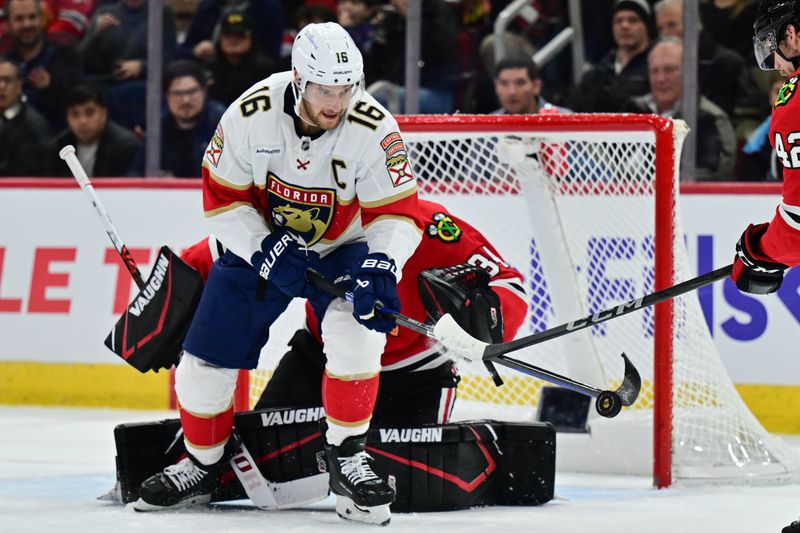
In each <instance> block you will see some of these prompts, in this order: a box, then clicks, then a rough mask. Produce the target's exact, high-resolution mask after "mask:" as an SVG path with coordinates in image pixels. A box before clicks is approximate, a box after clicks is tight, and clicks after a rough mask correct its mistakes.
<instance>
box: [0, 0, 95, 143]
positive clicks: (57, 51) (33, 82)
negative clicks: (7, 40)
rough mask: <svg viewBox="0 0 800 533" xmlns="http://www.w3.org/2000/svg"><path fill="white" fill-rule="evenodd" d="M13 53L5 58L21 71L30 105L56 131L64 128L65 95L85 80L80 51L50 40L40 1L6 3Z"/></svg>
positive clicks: (21, 0) (9, 53) (9, 52)
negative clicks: (70, 88) (45, 29)
mask: <svg viewBox="0 0 800 533" xmlns="http://www.w3.org/2000/svg"><path fill="white" fill-rule="evenodd" d="M6 19H7V22H8V32H9V35H10V36H11V41H12V44H11V49H10V50H9V51H8V53H7V54H6V55H7V56H8V58H9V59H11V60H12V61H14V62H15V63H16V64H17V65H18V66H19V68H20V71H21V76H22V80H23V89H22V90H23V92H24V93H25V96H26V97H27V99H28V104H29V105H31V106H33V107H35V108H36V109H37V110H38V111H39V112H40V113H42V114H43V115H44V116H45V118H46V119H47V121H48V122H49V123H50V125H51V127H53V128H61V127H63V125H64V94H65V93H66V91H67V89H68V88H69V87H72V86H74V85H75V84H76V83H79V82H80V81H81V80H82V79H83V67H82V66H81V60H80V57H79V56H78V52H77V50H76V49H75V48H74V47H72V46H61V45H58V44H55V43H53V42H51V41H50V40H49V38H48V37H47V36H45V33H44V22H43V21H42V13H41V6H40V5H39V2H38V0H11V1H8V2H6Z"/></svg>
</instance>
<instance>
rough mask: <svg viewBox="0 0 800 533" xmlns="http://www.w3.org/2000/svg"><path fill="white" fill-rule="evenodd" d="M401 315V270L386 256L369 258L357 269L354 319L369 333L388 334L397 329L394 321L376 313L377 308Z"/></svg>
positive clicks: (370, 256)
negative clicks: (399, 271)
mask: <svg viewBox="0 0 800 533" xmlns="http://www.w3.org/2000/svg"><path fill="white" fill-rule="evenodd" d="M378 302H380V303H381V304H382V305H383V306H384V307H387V308H389V309H392V310H393V311H400V298H399V297H398V296H397V266H396V265H395V264H394V259H389V257H387V256H386V254H381V253H373V254H367V255H366V256H364V258H363V259H362V260H361V261H360V262H359V264H358V265H357V266H356V267H355V268H354V269H353V316H355V317H356V320H357V321H358V322H359V323H361V324H363V325H365V326H366V327H368V328H369V329H372V330H375V331H380V332H381V333H388V332H390V331H392V330H393V329H394V327H395V325H396V324H395V321H394V319H393V318H392V317H390V316H386V315H382V314H381V313H380V312H378V313H376V307H375V306H376V304H377V303H378Z"/></svg>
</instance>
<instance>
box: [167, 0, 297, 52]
mask: <svg viewBox="0 0 800 533" xmlns="http://www.w3.org/2000/svg"><path fill="white" fill-rule="evenodd" d="M233 7H238V8H240V9H241V8H244V9H245V10H246V11H247V18H248V20H251V21H253V22H252V28H253V40H254V41H255V43H256V44H257V45H258V48H259V49H260V50H261V51H262V52H264V53H265V54H267V55H268V56H269V57H271V58H272V59H274V60H277V59H278V58H279V57H280V49H281V38H282V35H283V23H284V21H283V4H282V2H281V1H280V0H200V5H198V6H197V11H196V12H195V15H194V18H193V19H192V23H191V25H190V26H189V30H188V32H187V33H186V40H185V41H184V42H183V44H182V45H181V48H180V51H179V55H180V57H181V58H183V59H188V58H192V59H195V60H197V61H200V62H201V63H208V62H209V61H211V59H212V58H213V57H214V29H215V28H216V27H217V23H218V22H219V20H220V19H221V17H222V12H223V11H224V10H225V9H226V8H233Z"/></svg>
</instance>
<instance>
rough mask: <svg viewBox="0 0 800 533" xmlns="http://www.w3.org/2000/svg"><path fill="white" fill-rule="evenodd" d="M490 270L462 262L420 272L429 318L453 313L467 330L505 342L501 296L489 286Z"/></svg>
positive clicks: (420, 283)
mask: <svg viewBox="0 0 800 533" xmlns="http://www.w3.org/2000/svg"><path fill="white" fill-rule="evenodd" d="M489 280H490V277H489V273H488V272H486V271H485V270H483V269H482V268H479V267H476V266H474V265H470V264H467V263H463V264H460V265H454V266H449V267H444V268H429V269H428V270H423V271H422V272H421V273H420V275H419V294H420V296H421V297H422V303H423V305H424V306H425V311H426V313H427V314H428V318H429V319H430V320H432V321H433V322H436V321H438V320H439V319H440V318H441V317H442V315H444V314H445V313H450V314H451V315H452V316H453V318H454V319H455V320H456V322H457V323H458V325H459V326H461V327H462V328H463V329H464V330H465V331H466V332H467V333H469V334H470V335H472V336H473V337H475V338H476V339H479V340H482V341H483V342H490V343H494V342H503V316H502V313H501V311H500V297H499V296H498V295H497V293H495V292H494V291H493V290H492V289H491V287H489Z"/></svg>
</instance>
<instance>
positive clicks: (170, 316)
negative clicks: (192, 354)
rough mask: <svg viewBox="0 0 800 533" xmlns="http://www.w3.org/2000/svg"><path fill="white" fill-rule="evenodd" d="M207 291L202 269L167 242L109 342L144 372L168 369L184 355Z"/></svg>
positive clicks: (122, 355) (108, 339)
mask: <svg viewBox="0 0 800 533" xmlns="http://www.w3.org/2000/svg"><path fill="white" fill-rule="evenodd" d="M202 292H203V278H202V276H201V275H200V273H198V272H197V271H196V270H195V269H193V268H192V267H190V266H189V265H187V264H186V263H184V262H183V261H182V260H181V258H180V257H178V256H177V255H175V253H174V252H173V251H172V250H170V249H169V248H168V247H167V246H163V247H162V248H161V250H160V251H159V254H158V257H157V258H156V262H155V263H154V265H153V270H152V271H151V272H150V277H148V278H147V281H146V282H145V283H144V286H143V287H142V288H141V290H140V291H139V293H138V294H137V295H136V297H134V299H133V301H132V302H131V303H130V305H128V308H127V309H126V310H125V312H124V313H123V314H122V316H121V317H120V318H119V320H118V321H117V323H116V325H115V326H114V329H112V330H111V333H109V334H108V337H107V338H106V341H105V345H106V346H107V347H108V348H109V349H110V350H111V351H113V352H114V353H115V354H117V355H118V356H120V357H122V358H123V359H124V360H125V362H126V363H128V364H129V365H131V366H133V367H134V368H135V369H136V370H138V371H139V372H142V373H144V372H147V371H148V370H155V371H156V372H158V370H159V369H160V368H167V369H169V368H170V367H172V365H173V364H175V362H176V361H177V360H178V357H179V356H180V353H181V350H182V344H183V339H184V337H186V332H187V330H188V329H189V324H190V323H191V321H192V317H193V316H194V312H195V309H196V308H197V304H198V302H199V301H200V295H201V294H202Z"/></svg>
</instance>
